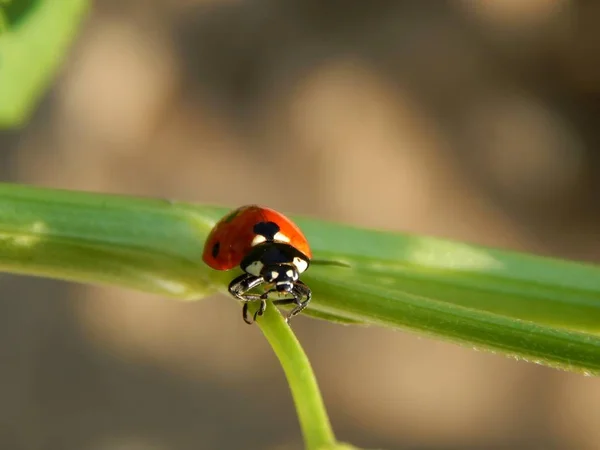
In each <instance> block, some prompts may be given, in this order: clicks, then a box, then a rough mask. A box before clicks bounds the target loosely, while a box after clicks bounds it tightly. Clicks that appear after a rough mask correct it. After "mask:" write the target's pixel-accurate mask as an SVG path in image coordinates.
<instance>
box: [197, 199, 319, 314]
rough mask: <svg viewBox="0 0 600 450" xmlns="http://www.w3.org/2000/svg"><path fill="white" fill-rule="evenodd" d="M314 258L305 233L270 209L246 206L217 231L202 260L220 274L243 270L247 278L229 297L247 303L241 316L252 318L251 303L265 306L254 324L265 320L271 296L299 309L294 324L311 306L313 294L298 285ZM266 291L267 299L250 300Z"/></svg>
mask: <svg viewBox="0 0 600 450" xmlns="http://www.w3.org/2000/svg"><path fill="white" fill-rule="evenodd" d="M311 258H312V252H311V250H310V247H309V245H308V241H307V240H306V237H304V234H303V233H302V231H300V228H298V227H297V226H296V225H295V224H294V223H293V222H292V221H291V220H290V219H288V218H287V217H285V216H284V215H283V214H281V213H278V212H277V211H274V210H272V209H269V208H265V207H261V206H257V205H247V206H242V207H240V208H237V209H235V210H233V211H231V212H230V213H228V214H227V215H226V216H225V217H223V218H222V219H221V220H220V221H219V222H217V224H216V225H215V226H214V228H213V229H212V231H211V232H210V234H209V235H208V238H207V239H206V243H205V245H204V254H203V256H202V259H203V260H204V262H205V263H206V264H208V266H210V267H212V268H213V269H216V270H231V269H233V268H236V267H240V268H241V269H242V270H243V271H244V273H243V274H242V275H240V276H239V277H236V278H235V279H233V280H232V281H231V283H229V292H230V293H231V295H233V296H234V297H235V298H236V299H238V300H241V301H242V302H244V307H243V310H242V316H243V318H244V321H245V322H246V323H248V324H251V323H252V321H251V320H249V318H248V303H249V302H253V301H260V307H259V309H258V311H257V312H256V313H255V314H254V317H253V319H254V320H256V317H257V316H262V315H263V313H264V312H265V308H266V307H267V298H268V296H269V294H270V293H277V294H279V295H281V296H285V298H280V299H278V300H274V301H273V303H274V304H275V305H289V304H294V305H295V306H294V308H293V309H292V310H291V311H290V313H289V315H288V316H287V318H286V321H289V320H290V319H291V318H292V317H294V316H295V315H297V314H299V313H300V312H301V311H302V310H303V309H304V308H306V306H307V305H308V303H309V302H310V299H311V296H312V294H311V291H310V288H309V287H308V286H307V285H306V284H304V283H303V282H302V281H300V280H299V277H300V275H301V274H302V273H303V272H305V271H306V269H308V266H309V265H310V260H311ZM261 285H266V289H265V290H264V292H263V293H262V294H251V293H249V291H251V290H252V289H254V288H257V287H259V286H261Z"/></svg>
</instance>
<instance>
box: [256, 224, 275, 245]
mask: <svg viewBox="0 0 600 450" xmlns="http://www.w3.org/2000/svg"><path fill="white" fill-rule="evenodd" d="M279 230H280V228H279V225H277V224H276V223H275V222H258V223H257V224H256V225H254V233H256V234H259V235H261V236H264V238H265V239H266V240H267V241H272V240H274V239H275V235H276V234H277V233H279Z"/></svg>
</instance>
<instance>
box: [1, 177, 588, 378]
mask: <svg viewBox="0 0 600 450" xmlns="http://www.w3.org/2000/svg"><path fill="white" fill-rule="evenodd" d="M228 210H229V208H222V207H211V206H200V205H191V204H186V203H179V202H171V201H167V200H156V199H140V198H131V197H121V196H108V195H99V194H91V193H82V192H68V191H57V190H50V189H39V188H32V187H26V186H15V185H0V270H4V271H10V272H15V273H24V274H31V275H40V276H49V277H54V278H62V279H69V280H74V281H80V282H89V283H105V284H111V285H115V286H123V287H128V288H133V289H139V290H143V291H147V292H154V293H159V294H163V295H167V296H171V297H176V298H181V299H186V300H192V299H197V298H201V297H203V296H206V295H209V294H212V293H214V292H217V291H218V292H226V287H227V284H228V282H229V281H230V280H231V279H232V278H233V277H234V276H235V273H232V272H219V271H214V270H211V269H209V268H208V267H207V266H206V265H205V264H203V263H202V259H201V255H202V248H203V244H204V239H205V238H206V236H207V234H208V232H209V231H210V229H211V227H212V226H213V224H214V223H215V221H216V220H218V219H219V218H220V217H221V216H222V215H224V214H225V213H226V212H227V211H228ZM286 213H289V211H286ZM295 219H296V220H297V223H298V224H299V225H300V226H301V228H302V229H303V230H304V232H305V233H306V235H307V237H308V239H309V241H310V243H311V247H312V249H313V252H314V256H315V259H319V260H330V261H338V262H341V263H345V264H347V265H348V266H349V267H343V266H336V265H325V264H314V265H312V266H311V268H310V269H309V270H308V271H307V272H306V274H305V275H303V280H304V281H305V282H306V283H307V284H308V285H309V286H310V287H311V288H312V290H313V301H312V302H311V304H310V306H309V308H308V309H307V310H306V314H309V315H317V316H320V317H322V318H323V317H324V318H327V319H333V320H338V321H342V322H348V321H349V322H355V323H363V324H377V325H383V326H389V327H394V328H402V329H411V330H414V331H417V332H419V333H422V334H426V335H429V336H434V337H439V338H443V339H448V340H451V341H454V342H459V343H462V344H464V345H468V346H471V347H476V348H478V349H486V350H492V351H500V352H502V353H505V354H507V355H510V356H514V357H517V358H521V359H526V360H529V361H533V362H537V363H541V364H545V365H549V366H553V367H558V368H562V369H567V370H573V371H578V372H584V373H593V374H596V373H599V372H600V336H598V331H599V327H600V268H598V267H596V266H593V265H589V264H583V263H578V262H571V261H562V260H557V259H550V258H542V257H537V256H532V255H525V254H519V253H514V252H506V251H501V250H495V249H488V248H483V247H479V246H474V245H469V244H464V243H458V242H451V241H446V240H441V239H434V238H428V237H421V236H411V235H406V234H400V233H390V232H381V231H374V230H366V229H358V228H354V227H350V226H346V225H342V224H334V223H328V222H323V221H320V220H316V219H310V218H302V217H296V218H295ZM240 320H241V319H240ZM399 356H400V355H399Z"/></svg>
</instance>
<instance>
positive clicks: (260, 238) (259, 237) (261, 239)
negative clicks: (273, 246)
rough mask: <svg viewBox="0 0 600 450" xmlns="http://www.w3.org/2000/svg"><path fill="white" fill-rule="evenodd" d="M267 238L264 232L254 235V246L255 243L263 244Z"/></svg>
mask: <svg viewBox="0 0 600 450" xmlns="http://www.w3.org/2000/svg"><path fill="white" fill-rule="evenodd" d="M266 240H267V238H266V237H264V236H263V235H262V234H257V235H256V236H254V239H252V244H250V245H252V247H254V246H255V245H258V244H262V243H263V242H265V241H266Z"/></svg>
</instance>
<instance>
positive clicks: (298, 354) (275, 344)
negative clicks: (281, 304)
mask: <svg viewBox="0 0 600 450" xmlns="http://www.w3.org/2000/svg"><path fill="white" fill-rule="evenodd" d="M256 323H257V324H258V325H259V326H260V329H261V331H262V332H263V334H264V335H265V337H266V338H267V341H269V344H271V347H272V348H273V351H274V352H275V354H276V355H277V358H279V362H280V363H281V366H282V367H283V371H284V372H285V376H286V378H287V381H288V384H289V385H290V389H291V391H292V397H293V398H294V403H295V405H296V411H297V413H298V419H299V421H300V427H301V429H302V434H303V435H304V442H305V445H306V448H307V449H309V450H312V449H322V448H333V447H334V446H335V445H336V442H335V436H334V434H333V430H332V429H331V424H330V422H329V418H328V417H327V411H326V410H325V405H324V403H323V398H322V397H321V392H320V391H319V386H318V385H317V380H316V378H315V374H314V373H313V371H312V367H311V365H310V362H309V360H308V358H307V357H306V354H305V353H304V350H302V347H301V345H300V342H298V339H296V336H295V335H294V333H293V331H292V329H291V328H290V326H289V325H288V324H286V323H285V320H284V318H283V317H282V316H281V314H279V312H277V309H276V308H275V307H274V306H273V304H272V303H270V302H269V305H268V306H267V310H266V311H265V314H264V316H262V317H260V318H259V319H258V321H257V322H256Z"/></svg>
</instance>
